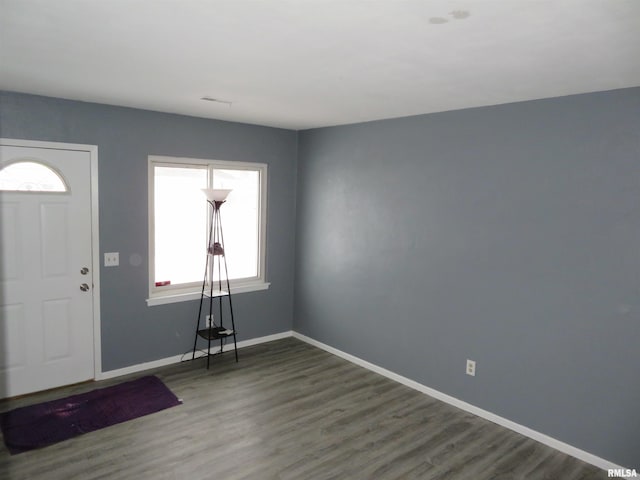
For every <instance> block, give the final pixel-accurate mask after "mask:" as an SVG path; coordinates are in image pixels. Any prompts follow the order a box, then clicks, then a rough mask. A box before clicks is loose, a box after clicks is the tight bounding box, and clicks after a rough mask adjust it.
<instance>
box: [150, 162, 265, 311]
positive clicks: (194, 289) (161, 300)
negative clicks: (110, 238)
mask: <svg viewBox="0 0 640 480" xmlns="http://www.w3.org/2000/svg"><path fill="white" fill-rule="evenodd" d="M148 159H149V160H148V178H147V185H148V186H149V189H148V190H149V192H148V206H149V210H148V218H149V243H148V245H149V298H147V300H146V301H147V306H149V307H152V306H155V305H166V304H169V303H176V302H186V301H190V300H197V299H199V298H200V295H201V293H202V282H194V283H193V284H190V285H186V286H184V287H183V288H171V289H166V287H156V286H155V281H154V279H155V264H154V253H155V245H154V244H155V236H154V232H155V223H154V222H155V219H154V181H153V178H154V177H153V175H154V166H156V165H162V166H171V165H174V166H176V167H180V166H189V165H191V166H195V167H212V168H214V169H216V168H217V169H234V170H257V171H258V172H259V173H260V199H259V202H260V204H259V209H260V229H259V241H258V275H257V276H256V277H251V278H243V279H238V280H230V281H229V283H230V286H231V293H232V294H237V293H246V292H254V291H260V290H266V289H268V288H269V286H270V285H271V284H270V283H269V282H267V281H266V269H265V267H266V241H267V183H268V179H267V164H265V163H253V162H235V161H228V160H209V159H200V158H188V157H167V156H159V155H149V157H148ZM203 201H204V197H203ZM204 258H205V257H204V255H203V261H204Z"/></svg>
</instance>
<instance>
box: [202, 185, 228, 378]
mask: <svg viewBox="0 0 640 480" xmlns="http://www.w3.org/2000/svg"><path fill="white" fill-rule="evenodd" d="M202 191H203V192H204V194H205V195H206V197H207V203H208V204H209V206H210V207H211V215H210V218H209V220H210V221H209V236H208V240H207V261H206V265H205V270H204V278H203V280H202V293H201V295H200V306H199V308H198V319H197V323H196V335H195V339H194V341H193V354H192V356H191V358H192V360H193V359H195V355H196V346H197V344H198V337H201V338H204V339H205V340H207V369H208V368H209V360H210V359H211V341H212V340H220V352H219V353H222V352H223V349H224V343H225V339H226V338H229V337H233V348H234V352H235V357H236V362H237V361H238V345H237V342H236V325H235V322H234V320H233V304H232V302H231V287H230V285H229V273H228V271H227V259H226V256H225V250H224V236H223V234H222V220H221V218H220V207H222V204H224V203H225V201H226V200H227V197H228V195H229V193H230V192H231V190H222V189H212V188H203V189H202ZM223 267H224V271H223ZM216 274H217V275H216ZM214 285H217V287H218V288H217V289H215V290H214ZM207 287H208V288H207ZM216 298H217V299H218V311H217V316H218V318H217V320H216V319H214V308H213V304H214V299H216ZM225 298H226V299H228V314H229V317H230V320H231V328H227V327H225V326H224V321H223V299H225ZM205 299H208V300H209V308H208V314H207V315H206V316H205V318H204V324H205V328H202V329H201V328H200V323H201V317H202V310H203V307H204V306H205ZM205 311H206V310H205Z"/></svg>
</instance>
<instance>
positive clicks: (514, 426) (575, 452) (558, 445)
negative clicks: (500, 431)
mask: <svg viewBox="0 0 640 480" xmlns="http://www.w3.org/2000/svg"><path fill="white" fill-rule="evenodd" d="M293 336H294V337H295V338H297V339H299V340H302V341H303V342H306V343H309V344H310V345H313V346H314V347H318V348H320V349H322V350H325V351H327V352H329V353H332V354H334V355H336V356H338V357H341V358H344V359H345V360H348V361H350V362H352V363H355V364H356V365H359V366H361V367H364V368H366V369H368V370H371V371H372V372H375V373H379V374H380V375H383V376H385V377H387V378H390V379H391V380H395V381H396V382H398V383H401V384H403V385H406V386H407V387H410V388H413V389H414V390H417V391H419V392H421V393H424V394H427V395H429V396H431V397H433V398H437V399H438V400H442V401H443V402H445V403H448V404H450V405H453V406H454V407H458V408H460V409H461V410H464V411H466V412H469V413H472V414H474V415H477V416H478V417H481V418H484V419H486V420H489V421H490V422H493V423H496V424H498V425H500V426H502V427H506V428H508V429H509V430H513V431H514V432H517V433H520V434H522V435H524V436H525V437H529V438H531V439H533V440H535V441H537V442H540V443H542V444H544V445H547V446H549V447H551V448H554V449H556V450H558V451H560V452H562V453H566V454H567V455H571V456H572V457H575V458H577V459H579V460H582V461H584V462H587V463H589V464H591V465H594V466H596V467H598V468H601V469H603V470H608V469H620V468H623V467H621V466H619V465H616V464H614V463H612V462H610V461H608V460H605V459H603V458H600V457H598V456H596V455H593V454H591V453H589V452H585V451H584V450H580V449H579V448H576V447H574V446H572V445H569V444H567V443H564V442H561V441H560V440H556V439H555V438H552V437H550V436H548V435H545V434H544V433H540V432H537V431H535V430H532V429H530V428H529V427H525V426H524V425H520V424H518V423H515V422H513V421H511V420H508V419H506V418H504V417H500V416H498V415H496V414H494V413H491V412H489V411H487V410H483V409H481V408H478V407H476V406H474V405H471V404H470V403H467V402H464V401H462V400H459V399H457V398H455V397H452V396H450V395H447V394H446V393H442V392H440V391H438V390H434V389H433V388H430V387H427V386H426V385H422V384H421V383H418V382H416V381H414V380H411V379H409V378H407V377H403V376H402V375H398V374H397V373H394V372H392V371H390V370H387V369H385V368H382V367H379V366H377V365H375V364H373V363H370V362H367V361H366V360H362V359H361V358H358V357H355V356H353V355H351V354H349V353H345V352H343V351H342V350H338V349H337V348H334V347H331V346H329V345H326V344H324V343H322V342H319V341H317V340H314V339H312V338H310V337H307V336H306V335H302V334H300V333H298V332H293Z"/></svg>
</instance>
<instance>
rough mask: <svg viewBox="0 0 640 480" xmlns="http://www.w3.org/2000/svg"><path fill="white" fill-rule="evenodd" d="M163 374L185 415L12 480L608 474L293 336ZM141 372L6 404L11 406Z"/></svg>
mask: <svg viewBox="0 0 640 480" xmlns="http://www.w3.org/2000/svg"><path fill="white" fill-rule="evenodd" d="M204 362H205V360H204V359H197V360H195V361H193V362H186V363H183V364H179V365H172V366H167V367H163V368H160V369H156V370H154V371H151V372H145V373H144V374H145V375H146V374H155V375H157V376H158V377H160V378H161V379H162V380H163V381H164V382H165V384H166V385H167V386H168V387H169V388H170V389H171V390H172V391H173V392H174V393H175V394H176V395H177V396H178V397H179V398H181V399H182V400H183V404H182V405H179V406H177V407H174V408H170V409H167V410H163V411H161V412H158V413H155V414H152V415H148V416H145V417H142V418H138V419H135V420H132V421H130V422H126V423H123V424H119V425H114V426H112V427H109V428H106V429H103V430H99V431H96V432H92V433H89V434H86V435H83V436H80V437H76V438H73V439H71V440H68V441H66V442H62V443H59V444H56V445H52V446H49V447H46V448H42V449H39V450H34V451H31V452H26V453H23V454H19V455H9V453H8V451H7V450H6V448H5V447H4V444H3V445H2V446H0V477H1V478H3V479H7V480H40V479H46V480H57V479H60V480H68V479H80V480H110V479H118V480H119V479H128V478H136V479H142V480H145V479H153V480H165V479H166V480H183V479H189V480H198V479H222V480H252V479H257V480H271V479H274V480H275V479H277V480H305V479H313V480H316V479H317V480H322V479H327V480H329V479H349V480H351V479H353V480H360V479H362V480H367V479H375V480H387V479H389V480H390V479H425V480H451V479H474V480H506V479H510V480H511V479H513V480H515V479H527V480H550V479H554V480H559V479H562V480H597V479H603V478H607V477H606V472H603V471H601V470H599V469H598V468H596V467H593V466H591V465H588V464H586V463H584V462H581V461H579V460H577V459H575V458H572V457H569V456H567V455H565V454H562V453H560V452H558V451H555V450H553V449H551V448H549V447H547V446H545V445H542V444H540V443H537V442H535V441H533V440H531V439H528V438H526V437H523V436H522V435H519V434H517V433H515V432H512V431H510V430H507V429H505V428H503V427H500V426H498V425H495V424H493V423H491V422H489V421H487V420H484V419H482V418H479V417H476V416H474V415H471V414H469V413H468V412H464V411H462V410H459V409H457V408H455V407H453V406H451V405H448V404H445V403H443V402H440V401H438V400H435V399H434V398H431V397H429V396H427V395H424V394H422V393H419V392H416V391H415V390H412V389H410V388H408V387H406V386H403V385H400V384H397V383H395V382H393V381H391V380H389V379H387V378H385V377H382V376H380V375H377V374H375V373H373V372H370V371H368V370H365V369H363V368H361V367H358V366H356V365H353V364H351V363H349V362H347V361H345V360H343V359H340V358H338V357H336V356H333V355H331V354H329V353H327V352H324V351H322V350H319V349H317V348H315V347H312V346H310V345H308V344H306V343H303V342H301V341H298V340H296V339H293V338H288V339H283V340H278V341H275V342H270V343H268V344H262V345H256V346H253V347H247V348H244V349H242V351H241V355H240V362H239V363H236V362H235V361H234V359H233V355H232V354H230V355H229V354H227V355H221V356H217V357H215V358H214V359H213V361H212V365H211V368H210V370H206V369H205V368H204V365H205V363H204ZM139 376H142V374H138V375H131V376H128V377H121V378H118V379H111V380H108V381H104V382H98V383H89V384H82V385H75V386H71V387H66V388H63V389H58V390H55V391H49V392H43V393H38V394H34V395H29V396H26V397H21V398H17V399H10V400H4V401H0V411H5V410H9V409H12V408H17V407H19V406H24V405H27V404H32V403H37V402H41V401H46V400H51V399H53V398H60V397H64V396H67V395H72V394H76V393H82V392H85V391H88V390H92V389H94V388H99V387H103V386H107V385H112V384H115V383H119V382H122V381H126V380H129V379H131V378H136V377H139Z"/></svg>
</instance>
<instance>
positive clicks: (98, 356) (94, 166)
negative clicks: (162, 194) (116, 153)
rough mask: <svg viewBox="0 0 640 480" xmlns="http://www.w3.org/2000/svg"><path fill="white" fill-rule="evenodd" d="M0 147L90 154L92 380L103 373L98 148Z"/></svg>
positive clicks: (1, 141)
mask: <svg viewBox="0 0 640 480" xmlns="http://www.w3.org/2000/svg"><path fill="white" fill-rule="evenodd" d="M0 145H2V146H11V147H27V148H43V149H50V150H73V151H81V152H87V153H88V154H89V158H90V160H89V161H90V162H91V179H90V182H91V257H92V258H91V262H92V264H93V265H92V268H93V289H92V290H91V294H92V297H93V379H94V380H97V379H99V378H100V376H101V374H102V343H101V336H100V332H101V330H100V230H99V227H100V222H99V217H98V213H99V208H98V207H99V201H98V146H97V145H83V144H79V143H61V142H48V141H40V140H22V139H15V138H0Z"/></svg>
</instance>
